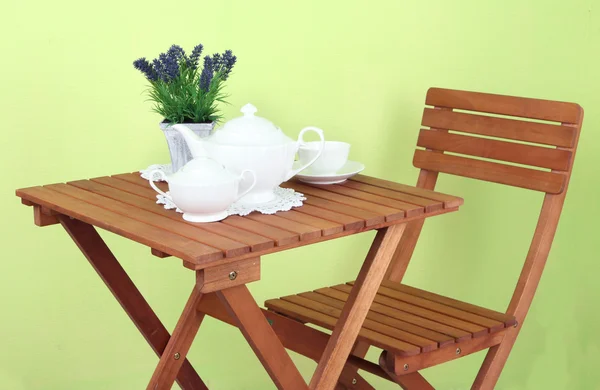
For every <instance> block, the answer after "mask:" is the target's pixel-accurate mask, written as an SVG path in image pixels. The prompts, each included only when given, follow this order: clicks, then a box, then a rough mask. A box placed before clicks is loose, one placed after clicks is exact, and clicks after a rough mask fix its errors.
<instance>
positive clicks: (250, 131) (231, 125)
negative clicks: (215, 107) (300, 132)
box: [210, 103, 294, 146]
mask: <svg viewBox="0 0 600 390" xmlns="http://www.w3.org/2000/svg"><path fill="white" fill-rule="evenodd" d="M240 111H241V112H242V113H243V114H244V115H243V116H240V117H237V118H233V119H231V120H230V121H228V122H226V123H225V124H224V125H223V126H221V128H219V129H217V131H215V133H214V134H213V135H212V136H211V137H210V138H211V141H212V142H216V143H219V144H224V145H241V146H262V145H264V146H267V145H280V144H286V143H289V142H294V141H293V140H292V139H291V138H289V137H288V136H286V135H285V134H284V133H283V132H282V131H281V129H280V128H278V127H277V126H275V125H274V124H273V122H271V121H269V120H268V119H265V118H262V117H260V116H256V115H254V114H255V113H256V112H257V111H258V110H257V109H256V107H254V106H253V105H252V104H250V103H248V104H246V105H245V106H243V107H242V109H241V110H240Z"/></svg>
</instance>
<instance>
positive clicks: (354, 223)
mask: <svg viewBox="0 0 600 390" xmlns="http://www.w3.org/2000/svg"><path fill="white" fill-rule="evenodd" d="M294 211H296V212H297V213H300V214H306V215H311V216H314V217H318V218H321V219H324V220H327V221H332V222H334V223H339V224H341V225H342V229H343V230H356V229H360V228H362V227H364V226H365V221H364V220H363V219H362V218H358V217H353V216H351V215H348V214H342V213H336V212H335V211H331V210H327V209H324V208H319V207H316V206H313V205H310V204H308V203H306V202H304V204H303V205H302V207H298V208H296V209H294ZM323 235H329V234H327V233H325V231H323Z"/></svg>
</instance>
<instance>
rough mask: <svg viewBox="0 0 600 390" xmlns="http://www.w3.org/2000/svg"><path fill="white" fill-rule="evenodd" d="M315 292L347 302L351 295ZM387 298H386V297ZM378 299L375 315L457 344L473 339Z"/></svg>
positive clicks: (458, 330) (461, 331)
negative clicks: (417, 328)
mask: <svg viewBox="0 0 600 390" xmlns="http://www.w3.org/2000/svg"><path fill="white" fill-rule="evenodd" d="M315 292H317V293H319V294H323V295H325V296H328V297H332V298H335V299H338V300H342V301H344V302H346V301H347V300H348V296H349V293H348V292H346V291H340V290H336V289H333V288H330V287H328V288H320V289H318V290H315ZM384 298H385V297H384ZM378 300H379V299H378V297H376V298H375V301H374V302H373V303H372V304H371V310H372V311H374V312H375V313H380V314H383V315H385V316H387V317H390V318H394V319H397V320H401V321H404V322H408V323H410V324H412V325H415V326H418V327H422V328H424V329H426V330H431V331H434V332H438V333H442V334H445V335H448V336H450V337H453V338H454V339H455V340H456V341H457V342H460V341H465V340H468V339H470V338H472V335H471V333H469V332H467V331H464V330H462V329H459V328H456V327H454V326H450V325H448V324H444V323H441V322H437V321H434V320H430V319H428V318H424V317H421V316H418V315H415V314H412V313H408V312H406V311H402V310H399V309H397V308H393V307H390V306H386V305H384V304H382V303H380V302H378Z"/></svg>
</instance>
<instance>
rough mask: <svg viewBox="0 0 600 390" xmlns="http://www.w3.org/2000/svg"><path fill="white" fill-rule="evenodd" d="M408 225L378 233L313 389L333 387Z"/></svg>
mask: <svg viewBox="0 0 600 390" xmlns="http://www.w3.org/2000/svg"><path fill="white" fill-rule="evenodd" d="M405 226H406V224H399V225H393V226H390V227H388V228H385V229H381V230H379V231H378V232H377V236H376V237H375V240H374V241H373V244H372V245H371V249H370V250H369V254H368V255H367V258H366V260H365V262H364V263H363V266H362V268H361V270H360V273H359V274H358V277H357V279H356V283H355V284H354V287H352V291H351V292H350V296H349V297H348V300H347V301H346V304H345V305H344V308H343V310H342V314H341V315H340V318H339V320H338V322H337V324H336V326H335V328H334V330H333V333H332V334H331V338H330V339H329V342H328V343H327V347H326V348H325V351H324V352H323V356H322V357H321V360H320V361H319V364H318V365H317V370H316V371H315V373H314V375H313V377H312V379H311V381H310V388H311V389H313V390H314V389H318V390H332V389H334V387H335V385H336V384H337V381H338V378H339V377H340V374H341V372H342V369H343V368H344V365H345V364H346V360H347V359H348V356H349V355H350V352H351V350H352V347H353V345H354V342H355V341H356V337H357V336H358V332H359V331H360V328H361V327H362V324H363V322H364V320H365V317H366V316H367V312H368V311H369V308H370V307H371V304H372V303H373V299H374V298H375V295H376V294H377V290H378V288H379V285H380V284H381V281H382V280H383V277H384V276H385V273H386V270H387V268H388V266H389V264H390V262H391V260H392V257H393V255H394V252H395V250H396V247H397V246H398V243H399V242H400V238H401V237H402V234H403V233H404V228H405Z"/></svg>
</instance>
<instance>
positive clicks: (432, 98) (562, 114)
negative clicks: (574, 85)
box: [425, 88, 581, 123]
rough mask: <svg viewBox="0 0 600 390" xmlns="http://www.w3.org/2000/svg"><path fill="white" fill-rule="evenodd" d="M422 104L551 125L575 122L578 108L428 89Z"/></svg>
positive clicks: (528, 99)
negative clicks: (550, 123) (544, 121)
mask: <svg viewBox="0 0 600 390" xmlns="http://www.w3.org/2000/svg"><path fill="white" fill-rule="evenodd" d="M425 103H426V104H428V105H430V106H437V107H448V108H457V109H461V110H469V111H478V112H487V113H491V114H500V115H510V116H518V117H523V118H533V119H541V120H546V121H554V122H563V123H564V122H566V123H577V122H578V120H579V116H580V113H581V107H580V106H579V105H578V104H575V103H565V102H556V101H551V100H542V99H530V98H522V97H515V96H503V95H494V94H489V93H481V92H468V91H457V90H452V89H441V88H430V89H429V91H428V92H427V99H426V101H425Z"/></svg>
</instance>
